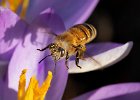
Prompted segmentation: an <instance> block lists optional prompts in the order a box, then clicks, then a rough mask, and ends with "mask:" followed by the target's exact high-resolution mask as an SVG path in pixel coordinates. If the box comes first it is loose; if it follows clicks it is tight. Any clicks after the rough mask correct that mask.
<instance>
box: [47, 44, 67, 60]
mask: <svg viewBox="0 0 140 100" xmlns="http://www.w3.org/2000/svg"><path fill="white" fill-rule="evenodd" d="M48 48H49V50H50V52H51V55H52V57H53V58H54V60H55V61H57V60H59V59H60V58H61V57H63V56H64V55H65V50H64V49H63V48H62V47H60V46H58V44H56V43H51V44H49V45H48Z"/></svg>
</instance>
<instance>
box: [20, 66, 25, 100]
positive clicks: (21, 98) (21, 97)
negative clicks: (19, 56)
mask: <svg viewBox="0 0 140 100" xmlns="http://www.w3.org/2000/svg"><path fill="white" fill-rule="evenodd" d="M26 71H27V70H26V69H24V70H23V71H22V73H21V75H20V80H19V86H18V100H23V97H24V94H25V85H26V76H25V75H26Z"/></svg>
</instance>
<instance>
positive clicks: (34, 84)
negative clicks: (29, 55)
mask: <svg viewBox="0 0 140 100" xmlns="http://www.w3.org/2000/svg"><path fill="white" fill-rule="evenodd" d="M25 74H26V70H23V71H22V74H21V76H20V80H19V88H18V100H44V99H45V95H46V93H47V91H48V89H49V87H50V84H51V81H52V77H53V76H52V72H51V71H48V76H47V78H46V80H45V81H44V82H43V84H42V86H41V87H39V86H38V81H37V79H36V77H35V76H32V77H31V79H30V83H29V86H28V88H27V90H26V92H25V83H26V78H25Z"/></svg>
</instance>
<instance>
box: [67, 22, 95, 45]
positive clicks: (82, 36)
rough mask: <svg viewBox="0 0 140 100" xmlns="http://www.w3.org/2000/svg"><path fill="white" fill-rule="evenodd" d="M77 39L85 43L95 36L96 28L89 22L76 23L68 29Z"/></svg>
mask: <svg viewBox="0 0 140 100" xmlns="http://www.w3.org/2000/svg"><path fill="white" fill-rule="evenodd" d="M68 31H69V32H70V33H71V35H73V36H74V37H75V38H76V39H77V41H78V42H79V43H81V44H86V43H88V42H90V41H91V40H93V39H94V38H95V37H96V29H95V28H94V27H93V26H92V25H90V24H86V23H85V24H78V25H75V26H73V27H71V28H70V29H69V30H68Z"/></svg>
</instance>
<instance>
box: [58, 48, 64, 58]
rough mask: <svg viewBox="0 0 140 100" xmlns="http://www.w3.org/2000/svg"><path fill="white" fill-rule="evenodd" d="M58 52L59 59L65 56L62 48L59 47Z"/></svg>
mask: <svg viewBox="0 0 140 100" xmlns="http://www.w3.org/2000/svg"><path fill="white" fill-rule="evenodd" d="M58 51H59V52H60V53H61V57H63V56H64V55H65V50H64V49H63V48H61V47H59V48H58Z"/></svg>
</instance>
